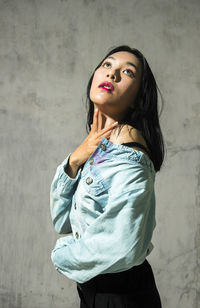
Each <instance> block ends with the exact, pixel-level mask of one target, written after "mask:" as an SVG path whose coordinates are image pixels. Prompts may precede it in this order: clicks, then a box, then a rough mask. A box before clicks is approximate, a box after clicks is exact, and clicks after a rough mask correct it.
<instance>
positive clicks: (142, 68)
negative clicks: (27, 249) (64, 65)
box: [50, 45, 164, 308]
mask: <svg viewBox="0 0 200 308" xmlns="http://www.w3.org/2000/svg"><path fill="white" fill-rule="evenodd" d="M87 97H88V100H89V111H88V121H87V122H88V123H87V125H88V127H87V128H88V129H89V133H88V136H87V137H86V139H85V140H84V141H83V143H82V144H81V145H80V146H78V147H77V149H75V150H74V152H72V153H69V154H68V155H67V157H66V158H65V160H64V161H63V162H62V163H61V164H60V165H59V166H58V167H57V170H56V174H55V176H54V179H53V182H52V184H51V192H50V209H51V217H52V221H53V225H54V227H55V229H56V231H57V232H58V233H60V234H67V233H72V235H67V236H65V237H61V238H59V239H58V240H57V242H56V245H55V247H54V249H53V251H52V254H51V259H52V262H53V263H54V265H55V267H56V269H57V270H58V271H59V272H60V273H62V274H63V275H65V276H67V277H68V278H70V279H72V280H74V281H76V283H77V290H78V294H79V296H80V307H81V308H86V307H88V308H89V307H90V308H91V307H94V308H104V307H105V308H106V307H115V308H122V307H124V308H125V307H126V308H136V307H137V308H143V307H145V308H147V307H154V308H160V307H161V301H160V296H159V293H158V290H157V286H156V283H155V279H154V275H153V272H152V269H151V266H150V264H149V263H148V261H147V260H146V257H147V256H148V255H149V254H150V253H151V251H152V250H153V247H154V246H153V244H152V242H151V238H152V235H153V230H154V228H155V226H156V220H155V192H154V182H155V174H156V172H157V171H159V170H160V168H161V165H162V162H163V157H164V143H163V138H162V133H161V129H160V125H159V120H158V111H157V86H156V82H155V79H154V76H153V74H152V72H151V69H150V67H149V65H148V63H147V61H146V59H145V58H144V56H143V55H142V54H141V52H139V51H138V50H137V49H133V48H130V47H129V46H126V45H125V46H124V45H123V46H119V47H117V48H114V49H113V50H111V51H110V52H109V53H108V54H107V55H106V56H105V58H104V59H103V60H102V61H101V63H100V64H99V65H98V66H97V67H96V69H95V71H94V73H93V75H92V76H91V78H90V80H89V83H88V87H87Z"/></svg>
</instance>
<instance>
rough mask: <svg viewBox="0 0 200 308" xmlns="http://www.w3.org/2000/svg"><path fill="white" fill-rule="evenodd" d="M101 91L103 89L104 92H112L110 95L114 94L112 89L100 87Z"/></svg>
mask: <svg viewBox="0 0 200 308" xmlns="http://www.w3.org/2000/svg"><path fill="white" fill-rule="evenodd" d="M99 88H100V89H103V90H105V91H107V92H110V93H112V90H110V89H106V88H104V87H99Z"/></svg>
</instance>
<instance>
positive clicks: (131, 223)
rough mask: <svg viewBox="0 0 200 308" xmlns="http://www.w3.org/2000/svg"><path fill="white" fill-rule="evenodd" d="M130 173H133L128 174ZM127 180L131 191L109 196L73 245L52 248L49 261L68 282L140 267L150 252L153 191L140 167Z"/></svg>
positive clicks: (150, 183)
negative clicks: (99, 212) (103, 206)
mask: <svg viewBox="0 0 200 308" xmlns="http://www.w3.org/2000/svg"><path fill="white" fill-rule="evenodd" d="M132 171H133V170H132ZM127 176H129V181H130V182H131V186H130V187H132V188H131V190H129V191H126V192H125V193H120V194H118V193H116V187H115V188H114V189H113V193H111V194H110V196H109V200H108V203H107V205H106V207H105V211H104V212H103V213H101V214H100V216H98V218H96V219H95V220H94V221H93V222H92V223H91V224H90V225H89V226H88V228H87V229H86V231H85V232H84V234H83V235H82V237H81V238H80V239H78V240H76V241H74V243H73V242H72V243H71V244H66V245H63V246H62V245H61V246H60V247H59V248H57V249H56V248H54V249H53V251H52V253H51V259H52V262H53V263H54V265H55V267H56V269H57V270H58V271H59V272H60V273H62V274H64V275H65V276H67V277H68V278H70V279H72V280H74V281H77V282H79V283H84V282H86V281H88V280H90V279H91V278H93V277H95V276H96V275H99V274H103V273H111V272H117V271H118V272H119V271H123V270H126V269H129V268H131V267H132V266H134V265H139V264H141V263H142V262H143V261H144V259H145V257H146V255H148V254H149V253H150V251H151V250H152V249H153V245H152V243H151V238H152V234H153V229H154V228H155V220H154V201H155V200H154V187H153V184H152V181H151V180H149V179H148V176H145V174H144V172H143V171H142V167H141V169H140V167H138V166H137V172H135V173H134V172H133V173H132V178H131V175H130V174H129V175H127Z"/></svg>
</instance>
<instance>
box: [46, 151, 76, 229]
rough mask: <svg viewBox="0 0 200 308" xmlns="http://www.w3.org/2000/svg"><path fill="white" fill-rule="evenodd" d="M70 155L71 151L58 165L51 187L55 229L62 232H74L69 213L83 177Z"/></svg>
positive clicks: (51, 209) (52, 214) (51, 204)
mask: <svg viewBox="0 0 200 308" xmlns="http://www.w3.org/2000/svg"><path fill="white" fill-rule="evenodd" d="M70 155H71V153H70V154H68V156H67V157H66V159H65V160H64V161H63V162H62V163H61V164H60V165H59V166H58V167H57V170H56V173H55V176H54V178H53V181H52V183H51V188H50V212H51V218H52V222H53V225H54V227H55V230H56V231H57V232H58V233H61V234H63V233H65V234H67V233H71V232H72V230H71V224H70V221H69V214H70V210H71V205H72V198H73V195H74V192H75V190H76V187H77V184H78V181H79V179H80V177H81V169H80V168H79V169H78V166H77V165H76V166H74V165H73V164H70V163H69V161H70ZM67 166H68V167H67ZM66 167H67V169H66ZM65 170H66V171H65Z"/></svg>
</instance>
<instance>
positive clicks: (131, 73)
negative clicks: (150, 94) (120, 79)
mask: <svg viewBox="0 0 200 308" xmlns="http://www.w3.org/2000/svg"><path fill="white" fill-rule="evenodd" d="M125 71H129V73H130V75H131V76H133V77H134V76H135V74H134V73H133V72H132V71H131V70H128V69H126V70H125Z"/></svg>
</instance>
